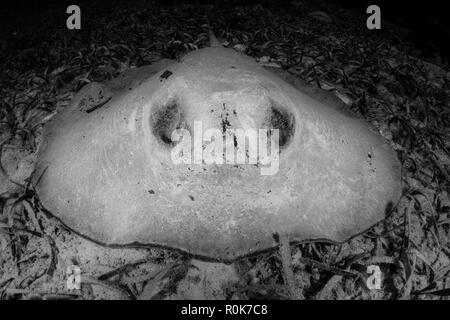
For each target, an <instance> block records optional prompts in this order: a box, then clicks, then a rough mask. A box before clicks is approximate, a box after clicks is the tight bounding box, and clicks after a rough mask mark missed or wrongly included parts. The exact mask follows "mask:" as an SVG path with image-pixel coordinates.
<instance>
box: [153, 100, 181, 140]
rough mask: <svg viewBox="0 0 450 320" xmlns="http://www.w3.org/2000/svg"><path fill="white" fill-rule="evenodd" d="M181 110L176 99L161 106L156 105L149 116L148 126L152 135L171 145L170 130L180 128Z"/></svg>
mask: <svg viewBox="0 0 450 320" xmlns="http://www.w3.org/2000/svg"><path fill="white" fill-rule="evenodd" d="M183 120H184V116H183V112H182V109H181V108H180V106H179V104H178V103H177V101H176V100H172V101H169V102H168V103H166V104H165V105H163V106H160V107H156V108H155V110H154V111H153V112H152V115H151V116H150V126H151V128H152V133H153V135H154V136H155V137H156V138H157V139H158V141H159V142H161V143H163V144H165V145H172V144H173V143H174V142H173V141H172V138H171V137H172V132H173V131H174V130H176V129H180V128H182V127H183V126H184V125H183Z"/></svg>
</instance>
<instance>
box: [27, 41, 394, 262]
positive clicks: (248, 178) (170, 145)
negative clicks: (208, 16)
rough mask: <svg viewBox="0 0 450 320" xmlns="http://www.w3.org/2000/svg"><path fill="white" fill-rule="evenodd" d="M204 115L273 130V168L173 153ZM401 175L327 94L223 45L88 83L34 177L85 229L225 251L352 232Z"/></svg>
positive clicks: (103, 239)
mask: <svg viewBox="0 0 450 320" xmlns="http://www.w3.org/2000/svg"><path fill="white" fill-rule="evenodd" d="M198 123H201V124H202V128H201V130H202V131H201V132H203V133H204V132H206V130H207V129H214V128H216V129H217V130H221V131H220V132H223V133H224V135H225V133H226V132H227V131H226V130H229V129H239V128H241V129H258V130H259V129H265V130H266V132H269V133H268V134H267V135H268V137H269V138H268V141H272V140H270V132H275V130H273V129H277V130H276V132H277V136H278V139H277V141H275V142H271V143H272V144H271V146H273V147H274V149H275V147H276V146H277V147H278V149H275V150H277V153H276V155H277V159H278V160H277V161H278V163H277V168H276V170H275V172H273V173H272V174H262V171H261V170H262V169H263V167H264V166H263V165H262V164H261V163H260V162H256V163H250V162H249V163H222V164H218V163H206V162H205V161H204V160H202V161H200V162H199V161H197V162H190V163H189V162H181V163H174V159H173V150H174V148H177V146H178V147H179V143H181V142H180V140H179V141H176V139H174V136H173V132H174V131H175V130H184V131H183V132H188V133H191V135H192V136H194V134H195V132H194V131H195V130H194V129H195V128H196V124H198ZM197 129H198V126H197ZM215 132H217V131H215ZM197 133H198V132H197ZM274 136H275V135H274ZM247 138H248V137H247ZM194 139H195V138H194ZM210 141H212V140H210ZM249 141H250V139H249V138H248V139H247V140H244V145H242V140H241V141H240V142H236V141H235V140H234V141H233V146H234V147H235V148H236V150H237V149H238V148H241V150H242V149H244V150H245V151H248V148H249V147H248V144H250V142H249ZM245 143H247V144H245ZM205 144H207V143H206V142H205V141H202V142H201V148H200V154H202V152H206V148H207V146H206V145H205ZM187 145H188V146H189V144H187ZM192 148H194V147H192ZM189 149H190V147H189V148H187V149H185V150H188V151H189ZM236 152H237V151H236ZM197 153H198V150H197ZM246 159H247V158H246ZM400 181H401V179H400V165H399V162H398V159H397V157H396V154H395V151H394V150H393V149H392V148H391V147H390V146H389V144H388V142H387V141H385V140H384V138H382V137H381V136H380V135H379V134H378V133H377V130H376V129H374V128H373V127H372V126H370V125H369V124H368V123H366V122H365V121H363V120H361V119H360V118H358V117H356V116H355V115H353V114H352V113H350V112H349V111H347V106H345V105H343V104H342V103H340V102H339V101H338V99H335V98H334V97H333V96H332V95H331V94H330V93H328V92H325V91H323V90H320V89H314V88H312V87H310V86H308V85H306V84H305V83H304V82H302V81H301V80H299V79H296V78H295V77H292V76H290V75H289V74H287V73H286V72H285V71H281V70H268V69H267V68H263V67H261V66H260V65H259V64H257V63H256V62H255V61H254V60H253V59H252V58H250V57H248V56H245V55H244V54H241V53H238V52H236V51H234V50H233V49H228V48H224V47H222V46H219V45H217V44H215V45H214V44H213V45H212V46H210V47H206V48H203V49H200V50H197V51H194V52H190V53H188V54H187V55H185V56H184V57H182V58H181V59H180V60H179V61H172V60H161V61H159V62H157V63H155V64H152V65H149V66H145V67H141V68H136V69H131V70H129V71H127V72H126V73H124V74H123V75H121V76H120V77H118V78H116V79H113V80H111V81H109V82H106V83H103V84H100V83H91V84H89V85H87V86H85V87H84V88H83V89H82V90H80V92H78V94H77V95H76V96H75V97H74V99H73V101H72V102H71V104H70V105H69V106H68V107H66V108H65V109H64V110H62V111H61V112H59V113H58V114H57V115H56V116H55V117H53V118H52V119H51V120H50V121H49V122H48V123H47V124H46V127H45V132H44V139H43V143H42V144H41V145H40V148H39V159H38V163H37V167H36V173H35V179H34V183H35V186H36V191H37V194H38V196H39V199H40V200H41V202H42V204H43V205H44V206H45V208H46V209H47V210H49V211H50V212H51V213H52V214H53V215H55V216H56V217H58V218H59V219H60V220H61V221H62V223H64V224H65V225H66V226H68V227H69V228H71V229H73V230H75V231H76V232H78V233H79V234H81V235H83V236H85V237H88V238H90V239H93V240H95V241H97V242H99V243H102V244H106V245H153V246H161V247H168V248H174V249H179V250H181V251H183V252H186V253H189V254H192V255H194V256H198V257H205V258H208V259H215V260H220V261H232V260H234V259H236V258H237V257H241V256H245V255H249V254H252V253H256V252H260V251H263V250H266V249H268V248H272V247H275V246H277V239H276V236H274V235H277V234H278V235H279V234H285V235H288V236H289V239H290V240H292V241H303V240H313V239H328V240H331V241H336V242H342V241H345V240H347V239H349V238H350V237H352V236H354V235H355V234H358V233H361V232H363V231H365V230H367V229H368V228H370V227H371V226H373V225H374V224H376V223H377V222H379V221H380V220H382V219H384V218H385V216H386V213H387V212H388V211H389V209H390V208H391V207H392V205H393V204H395V203H396V202H397V201H398V200H399V198H400V193H401V184H400Z"/></svg>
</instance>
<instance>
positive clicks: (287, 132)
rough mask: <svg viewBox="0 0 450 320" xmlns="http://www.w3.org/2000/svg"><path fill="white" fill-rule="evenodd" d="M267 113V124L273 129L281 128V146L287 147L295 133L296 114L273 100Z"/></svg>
mask: <svg viewBox="0 0 450 320" xmlns="http://www.w3.org/2000/svg"><path fill="white" fill-rule="evenodd" d="M268 111H269V112H268V114H267V118H266V119H267V124H268V125H269V127H270V128H271V129H278V130H279V143H278V145H279V146H280V148H283V147H286V146H287V145H288V144H289V142H290V140H291V138H292V137H293V136H294V133H295V118H294V115H293V114H292V113H291V112H289V111H288V110H286V109H285V108H284V107H282V106H281V105H279V104H277V103H276V102H275V101H271V106H270V109H269V110H268Z"/></svg>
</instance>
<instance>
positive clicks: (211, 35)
mask: <svg viewBox="0 0 450 320" xmlns="http://www.w3.org/2000/svg"><path fill="white" fill-rule="evenodd" d="M205 17H206V24H207V25H208V31H209V46H210V47H212V48H217V47H222V44H221V43H220V41H219V40H217V38H216V36H215V35H214V32H213V30H212V28H211V25H210V24H209V19H208V14H207V13H205Z"/></svg>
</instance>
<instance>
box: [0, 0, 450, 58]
mask: <svg viewBox="0 0 450 320" xmlns="http://www.w3.org/2000/svg"><path fill="white" fill-rule="evenodd" d="M131 2H132V0H128V1H126V0H109V1H100V0H90V1H89V0H78V1H73V0H71V1H68V0H62V1H59V0H47V1H38V0H7V1H2V3H1V10H0V37H2V38H3V39H4V38H5V36H6V37H8V36H9V35H11V33H13V32H15V31H16V32H17V31H19V32H20V31H21V30H22V29H29V28H33V27H35V26H36V25H38V24H40V23H43V22H45V21H46V20H48V19H51V18H54V17H49V15H51V13H50V14H49V13H48V12H65V10H66V8H67V6H68V5H70V4H78V5H79V6H80V7H83V5H88V6H89V7H94V8H96V9H98V10H99V11H102V10H112V9H113V8H114V7H115V6H116V5H118V4H122V5H123V4H124V3H125V4H126V3H131ZM149 2H151V3H155V4H156V5H157V4H159V5H163V6H176V5H181V4H193V5H199V8H200V6H201V5H205V4H213V5H216V6H225V7H226V6H247V5H256V4H260V5H262V6H268V7H270V6H274V5H276V6H284V7H287V8H288V7H289V6H291V5H292V3H294V2H297V3H298V2H314V3H315V4H316V5H317V6H318V7H319V8H322V9H323V10H324V11H326V9H327V7H328V6H330V4H336V5H338V6H339V7H341V8H346V9H349V10H355V11H358V12H361V14H362V15H366V13H365V11H366V8H367V7H368V6H369V5H371V4H377V5H378V6H380V8H381V17H382V25H381V26H382V29H383V28H390V27H392V25H391V24H387V23H385V22H389V23H393V24H395V26H396V27H400V36H401V37H403V38H404V39H402V40H407V41H411V42H413V43H415V44H416V45H417V46H418V47H419V49H422V50H425V51H428V54H430V51H439V53H440V54H441V55H442V56H443V57H444V60H448V57H449V56H450V19H448V17H447V15H448V12H447V8H446V7H447V6H446V3H447V2H446V1H437V0H428V1H420V2H418V1H417V2H414V1H406V0H397V1H392V0H391V1H389V0H371V1H369V0H313V1H307V0H305V1H300V0H278V1H276V0H259V1H257V0H209V1H208V0H164V1H163V0H160V1H150V0H149ZM58 16H59V15H58ZM60 18H61V19H62V20H61V24H62V25H65V20H63V19H65V18H66V15H64V14H63V15H61V16H60ZM402 28H403V29H402ZM446 57H447V59H445V58H446Z"/></svg>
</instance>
